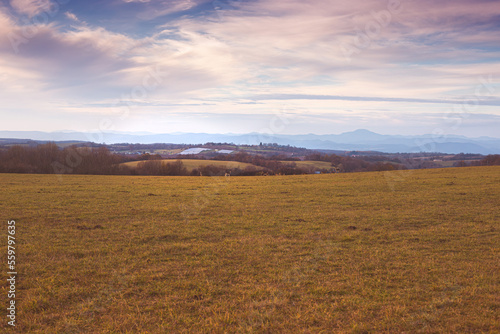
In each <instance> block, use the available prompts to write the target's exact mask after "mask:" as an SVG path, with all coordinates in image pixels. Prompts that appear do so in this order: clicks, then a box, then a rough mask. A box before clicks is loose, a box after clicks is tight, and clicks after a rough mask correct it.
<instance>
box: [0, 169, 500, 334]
mask: <svg viewBox="0 0 500 334" xmlns="http://www.w3.org/2000/svg"><path fill="white" fill-rule="evenodd" d="M0 180H1V183H2V195H1V196H2V197H1V203H0V207H1V212H2V215H3V218H2V219H3V220H4V221H5V222H6V221H7V219H16V222H17V223H16V226H17V237H18V241H19V242H20V244H19V245H18V272H19V281H18V290H19V294H18V299H17V300H18V327H17V330H18V332H19V333H21V332H22V333H82V332H86V333H135V332H138V333H380V332H385V333H481V332H483V333H498V332H499V331H500V319H499V314H500V312H499V300H498V296H499V295H500V288H499V285H498V282H499V280H500V270H499V269H500V268H499V261H498V260H499V256H498V255H499V241H500V238H499V225H498V223H499V221H500V212H499V210H498V205H499V203H500V191H499V188H498V184H499V183H500V168H498V167H477V168H451V169H439V170H418V171H406V172H398V171H396V172H390V173H388V174H385V173H377V172H374V173H359V174H354V173H352V174H335V175H305V176H286V177H238V178H236V177H234V178H229V179H226V178H224V177H214V178H210V177H206V178H201V177H141V176H78V175H66V176H63V177H62V179H61V181H60V179H59V178H58V177H56V176H53V175H15V174H11V175H9V174H0ZM4 227H5V231H6V230H7V228H6V226H5V223H4ZM0 235H1V245H6V233H2V234H0ZM2 247H4V246H2ZM4 249H5V248H4ZM5 267H6V265H5ZM5 269H6V268H5ZM4 271H5V272H6V270H4ZM2 289H3V292H2V303H3V305H6V290H5V289H6V285H4V286H2ZM4 312H6V311H5V308H4ZM6 322H7V321H6V317H5V316H4V320H3V321H2V323H1V325H0V328H2V329H3V330H6V328H7V324H6Z"/></svg>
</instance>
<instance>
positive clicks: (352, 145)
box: [0, 129, 500, 154]
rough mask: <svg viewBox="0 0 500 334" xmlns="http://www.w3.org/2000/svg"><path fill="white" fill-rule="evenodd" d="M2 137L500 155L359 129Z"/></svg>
mask: <svg viewBox="0 0 500 334" xmlns="http://www.w3.org/2000/svg"><path fill="white" fill-rule="evenodd" d="M0 138H17V139H31V140H42V141H47V140H51V141H91V142H95V143H106V144H114V143H142V144H153V143H173V144H203V143H206V142H216V143H220V142H227V143H235V144H249V145H258V144H260V143H277V144H281V145H291V146H297V147H305V148H310V149H328V150H347V151H353V150H357V151H380V152H388V153H396V152H442V153H480V154H498V153H500V138H491V137H480V138H468V137H464V136H456V135H449V136H443V137H439V138H436V137H435V136H433V135H421V136H403V135H381V134H378V133H374V132H371V131H368V130H362V129H361V130H356V131H351V132H345V133H341V134H331V135H315V134H306V135H278V134H277V135H267V134H259V133H249V134H207V133H175V134H173V133H170V134H148V133H99V132H97V133H83V132H40V131H0Z"/></svg>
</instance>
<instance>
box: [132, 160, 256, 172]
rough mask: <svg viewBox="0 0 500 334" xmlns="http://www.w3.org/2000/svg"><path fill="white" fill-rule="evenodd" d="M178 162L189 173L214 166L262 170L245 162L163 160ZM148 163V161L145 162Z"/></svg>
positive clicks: (134, 163) (134, 164) (137, 162)
mask: <svg viewBox="0 0 500 334" xmlns="http://www.w3.org/2000/svg"><path fill="white" fill-rule="evenodd" d="M177 160H180V161H182V163H183V164H184V166H185V167H186V168H187V170H188V171H189V172H191V171H192V170H193V169H196V168H200V167H204V166H208V165H212V166H217V167H222V168H227V169H234V168H240V169H245V168H246V167H248V166H253V167H255V168H256V169H257V170H260V169H262V167H259V166H255V165H253V164H249V163H245V162H237V161H218V160H198V159H162V160H161V161H163V162H164V163H169V162H170V163H171V162H175V161H177ZM145 161H147V160H145ZM140 162H142V161H130V162H124V163H122V165H125V166H128V167H132V168H134V167H137V165H138V164H139V163H140Z"/></svg>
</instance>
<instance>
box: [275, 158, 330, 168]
mask: <svg viewBox="0 0 500 334" xmlns="http://www.w3.org/2000/svg"><path fill="white" fill-rule="evenodd" d="M281 162H282V163H284V164H295V165H296V166H297V167H299V168H315V169H328V170H329V169H332V168H333V167H332V164H331V163H330V162H326V161H308V160H306V161H281Z"/></svg>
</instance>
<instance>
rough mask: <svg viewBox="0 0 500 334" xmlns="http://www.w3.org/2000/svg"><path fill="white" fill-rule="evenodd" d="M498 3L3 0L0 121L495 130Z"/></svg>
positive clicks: (297, 129)
mask: <svg viewBox="0 0 500 334" xmlns="http://www.w3.org/2000/svg"><path fill="white" fill-rule="evenodd" d="M499 82H500V1H498V0H491V1H486V0H474V1H465V0H440V1H435V0H418V1H417V0H401V1H398V0H349V1H335V0H331V1H327V0H317V1H305V0H262V1H225V0H224V1H223V0H220V1H218V0H216V1H204V0H172V1H162V0H106V1H105V0H101V1H98V0H86V1H81V0H57V1H56V0H11V1H8V0H2V1H1V2H0V115H1V122H0V130H30V131H31V130H39V131H58V130H75V131H104V132H107V131H110V130H111V131H124V132H153V133H172V132H206V133H249V132H266V133H276V134H305V133H315V134H329V133H341V132H346V131H352V130H355V129H368V130H372V131H375V132H379V133H382V134H427V133H436V134H442V135H447V134H458V135H466V136H472V137H477V136H483V135H486V136H493V137H500V131H499V129H500V84H499Z"/></svg>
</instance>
